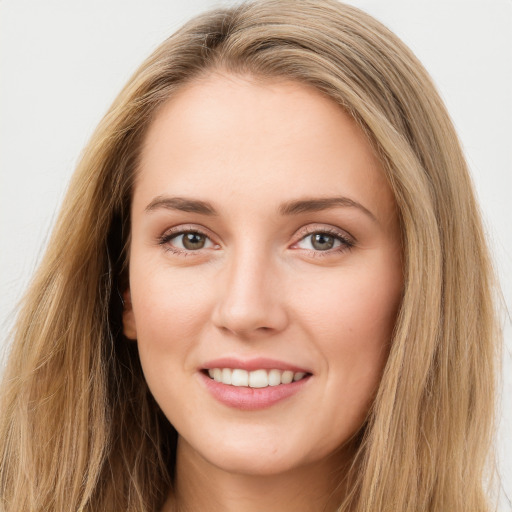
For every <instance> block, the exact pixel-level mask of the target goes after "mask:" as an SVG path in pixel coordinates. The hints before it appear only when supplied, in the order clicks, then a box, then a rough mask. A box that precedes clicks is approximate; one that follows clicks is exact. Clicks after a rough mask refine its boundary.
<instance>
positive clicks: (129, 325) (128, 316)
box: [123, 288, 137, 340]
mask: <svg viewBox="0 0 512 512" xmlns="http://www.w3.org/2000/svg"><path fill="white" fill-rule="evenodd" d="M123 334H124V335H125V337H126V338H128V339H129V340H136V339H137V327H136V325H135V316H134V314H133V307H132V297H131V294H130V289H129V288H128V289H126V290H125V291H124V292H123Z"/></svg>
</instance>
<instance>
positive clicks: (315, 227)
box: [291, 224, 357, 257]
mask: <svg viewBox="0 0 512 512" xmlns="http://www.w3.org/2000/svg"><path fill="white" fill-rule="evenodd" d="M317 233H323V234H327V235H330V236H333V237H335V238H337V239H338V240H339V241H340V242H341V243H340V245H339V246H338V247H335V248H332V249H328V250H325V251H322V250H315V249H305V248H302V247H297V245H298V244H299V243H300V242H302V241H303V240H304V239H306V238H307V237H308V236H311V235H313V234H317ZM294 238H295V239H296V241H295V242H294V243H293V244H292V246H291V249H294V250H301V251H305V252H306V253H310V254H311V255H312V256H314V257H322V256H330V255H334V254H339V253H341V252H345V251H347V250H350V249H352V247H354V246H355V245H356V243H357V240H356V239H355V237H354V236H352V235H351V234H349V233H348V232H347V231H345V230H343V229H340V228H337V227H335V226H330V225H325V224H312V225H311V224H310V225H308V226H305V227H304V228H301V229H300V230H299V231H298V232H297V234H296V236H295V237H294Z"/></svg>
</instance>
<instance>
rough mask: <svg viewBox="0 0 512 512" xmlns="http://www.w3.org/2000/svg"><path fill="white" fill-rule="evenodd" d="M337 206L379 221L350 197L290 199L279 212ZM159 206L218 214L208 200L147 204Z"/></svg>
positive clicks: (180, 199)
mask: <svg viewBox="0 0 512 512" xmlns="http://www.w3.org/2000/svg"><path fill="white" fill-rule="evenodd" d="M337 207H345V208H347V207H349V208H357V209H359V210H360V211H362V212H363V213H365V214H366V215H367V216H368V217H370V218H371V219H372V220H373V221H375V222H377V218H376V217H375V215H374V214H373V213H372V212H371V211H370V210H368V208H366V207H364V206H363V205H362V204H361V203H358V202H357V201H354V200H353V199H350V198H349V197H322V198H311V199H299V200H295V201H288V202H286V203H283V204H282V205H281V206H279V208H278V212H279V214H280V215H283V216H289V215H299V214H301V213H309V212H318V211H322V210H328V209H331V208H337ZM159 208H164V209H167V210H179V211H182V212H189V213H198V214H200V215H208V216H216V215H218V213H217V211H216V210H215V208H214V207H213V205H212V204H211V203H209V202H208V201H201V200H200V199H187V198H184V197H168V196H157V197H155V198H154V199H153V200H152V201H151V202H150V203H149V204H148V205H147V206H146V212H151V211H154V210H157V209H159Z"/></svg>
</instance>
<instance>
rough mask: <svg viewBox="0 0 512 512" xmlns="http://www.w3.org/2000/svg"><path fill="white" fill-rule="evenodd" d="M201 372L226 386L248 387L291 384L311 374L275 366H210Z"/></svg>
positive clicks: (258, 387) (259, 387) (257, 387)
mask: <svg viewBox="0 0 512 512" xmlns="http://www.w3.org/2000/svg"><path fill="white" fill-rule="evenodd" d="M203 373H204V374H205V375H208V376H209V378H210V379H212V380H214V381H216V382H219V383H221V384H225V385H227V386H233V387H246V388H247V387H249V388H253V389H261V388H266V387H276V386H281V385H283V384H291V383H292V382H298V381H300V380H303V379H306V378H307V377H309V376H311V374H310V373H308V372H294V371H292V370H279V369H277V368H273V369H264V368H261V369H256V370H253V371H248V370H244V369H242V368H210V369H204V370H203Z"/></svg>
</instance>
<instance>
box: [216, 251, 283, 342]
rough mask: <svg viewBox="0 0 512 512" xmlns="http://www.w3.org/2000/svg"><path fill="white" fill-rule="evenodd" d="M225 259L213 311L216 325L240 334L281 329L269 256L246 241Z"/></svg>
mask: <svg viewBox="0 0 512 512" xmlns="http://www.w3.org/2000/svg"><path fill="white" fill-rule="evenodd" d="M228 260H229V261H228V262H226V268H225V269H224V278H223V280H222V281H223V282H222V284H221V287H222V288H221V293H220V296H219V302H218V304H217V307H216V311H215V318H214V320H215V323H216V324H217V326H218V327H220V328H222V329H225V330H228V331H230V332H232V333H235V334H241V335H249V334H254V333H256V332H260V333H261V332H268V331H269V330H271V331H279V330H282V329H283V328H284V326H285V325H286V322H287V318H286V311H285V307H284V304H283V302H282V300H281V298H280V293H279V289H278V288H279V283H280V279H279V276H278V272H277V271H276V265H275V262H274V261H273V259H272V257H271V256H270V255H269V254H267V252H266V251H265V250H263V249H261V248H255V247H254V245H251V244H250V243H246V244H244V245H243V246H241V247H239V248H236V249H234V250H233V252H232V254H231V255H230V257H229V258H228Z"/></svg>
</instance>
